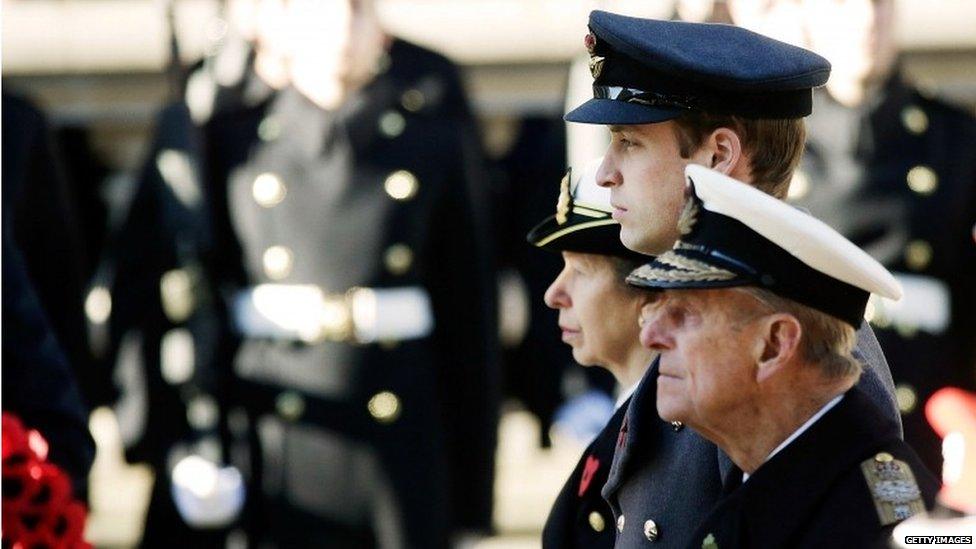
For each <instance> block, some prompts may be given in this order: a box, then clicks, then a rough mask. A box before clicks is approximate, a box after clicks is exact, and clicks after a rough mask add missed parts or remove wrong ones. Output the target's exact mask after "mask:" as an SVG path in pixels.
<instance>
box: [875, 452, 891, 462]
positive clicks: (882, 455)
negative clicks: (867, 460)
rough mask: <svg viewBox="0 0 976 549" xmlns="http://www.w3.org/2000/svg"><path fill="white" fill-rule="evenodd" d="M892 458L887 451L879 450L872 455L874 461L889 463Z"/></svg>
mask: <svg viewBox="0 0 976 549" xmlns="http://www.w3.org/2000/svg"><path fill="white" fill-rule="evenodd" d="M894 459H895V458H894V457H893V456H892V455H891V454H889V453H888V452H879V453H878V455H876V456H874V461H877V462H878V463H891V462H892V461H894Z"/></svg>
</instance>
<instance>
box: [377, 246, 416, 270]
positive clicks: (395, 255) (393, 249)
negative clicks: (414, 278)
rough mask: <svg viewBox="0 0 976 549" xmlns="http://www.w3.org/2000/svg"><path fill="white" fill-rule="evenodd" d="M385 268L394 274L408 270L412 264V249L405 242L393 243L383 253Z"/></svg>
mask: <svg viewBox="0 0 976 549" xmlns="http://www.w3.org/2000/svg"><path fill="white" fill-rule="evenodd" d="M383 262H384V264H385V265H386V269H387V270H388V271H390V273H392V274H395V275H402V274H404V273H406V272H407V271H408V270H410V266H411V265H412V264H413V250H411V249H410V247H409V246H407V245H406V244H394V245H392V246H390V247H389V248H387V249H386V253H385V254H383Z"/></svg>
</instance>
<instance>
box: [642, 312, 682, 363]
mask: <svg viewBox="0 0 976 549" xmlns="http://www.w3.org/2000/svg"><path fill="white" fill-rule="evenodd" d="M639 324H640V337H639V339H640V343H641V345H642V346H643V347H646V348H648V349H653V350H655V351H659V352H660V351H663V350H665V349H670V348H672V347H674V339H673V338H672V337H671V334H670V329H669V327H668V326H667V323H666V322H665V317H664V315H662V314H661V312H660V310H658V309H656V308H652V307H650V306H645V307H644V308H643V309H641V315H640V321H639Z"/></svg>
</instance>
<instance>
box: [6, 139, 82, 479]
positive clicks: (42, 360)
mask: <svg viewBox="0 0 976 549" xmlns="http://www.w3.org/2000/svg"><path fill="white" fill-rule="evenodd" d="M5 145H6V143H5ZM7 165H8V163H7V162H4V172H5V173H4V175H5V176H6V175H7V172H6V168H7ZM22 183H24V182H23V181H22V180H18V179H15V178H13V177H10V178H8V177H4V184H3V186H2V189H3V193H2V194H3V200H2V210H3V235H2V239H3V254H2V265H3V299H2V303H3V315H2V321H3V352H2V359H3V392H2V398H3V411H4V412H12V413H13V414H15V415H16V416H17V417H18V418H20V420H21V421H23V423H24V425H25V427H27V428H31V429H37V430H38V431H40V433H41V434H42V435H43V436H44V438H45V439H46V440H47V442H48V444H49V446H50V454H49V456H50V460H51V462H53V463H55V464H57V465H59V466H61V467H62V468H64V470H65V471H66V472H67V473H68V475H69V476H70V477H71V480H72V484H73V487H74V491H75V492H74V493H75V494H76V495H78V496H79V497H83V496H84V494H85V488H86V486H87V483H88V470H89V468H91V465H92V462H93V461H94V460H95V443H94V441H93V440H92V438H91V435H90V434H89V433H88V409H87V408H86V407H85V406H84V404H83V403H82V398H81V394H80V392H79V390H78V386H77V384H76V382H75V379H74V376H73V372H72V371H71V367H70V366H69V364H68V361H67V359H66V357H65V355H64V352H63V351H62V350H61V346H60V344H59V342H58V340H57V338H56V337H55V334H54V331H53V330H52V328H51V325H50V323H49V321H48V318H47V315H46V314H45V312H44V309H43V308H42V307H41V303H40V300H39V299H38V297H37V294H36V293H35V291H34V286H33V284H32V283H31V280H30V278H29V277H28V274H27V267H26V265H25V262H24V260H23V257H22V256H21V254H20V250H19V249H18V248H17V244H16V243H15V242H14V238H13V229H12V227H11V225H12V222H13V219H12V218H13V216H12V215H11V214H12V208H13V204H14V200H13V197H14V196H16V195H17V192H18V187H19V186H20V185H21V184H22Z"/></svg>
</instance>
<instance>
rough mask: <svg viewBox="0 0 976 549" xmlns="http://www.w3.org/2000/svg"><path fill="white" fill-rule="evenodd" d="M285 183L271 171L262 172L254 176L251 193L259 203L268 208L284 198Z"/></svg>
mask: <svg viewBox="0 0 976 549" xmlns="http://www.w3.org/2000/svg"><path fill="white" fill-rule="evenodd" d="M285 193H286V189H285V184H284V183H283V182H282V181H281V178H280V177H278V176H277V175H275V174H273V173H267V172H266V173H263V174H261V175H259V176H257V177H256V178H254V184H253V185H252V186H251V194H252V195H254V201H255V202H257V203H258V204H259V205H261V206H263V207H265V208H270V207H272V206H274V205H276V204H278V203H280V202H281V201H282V200H284V199H285Z"/></svg>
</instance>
